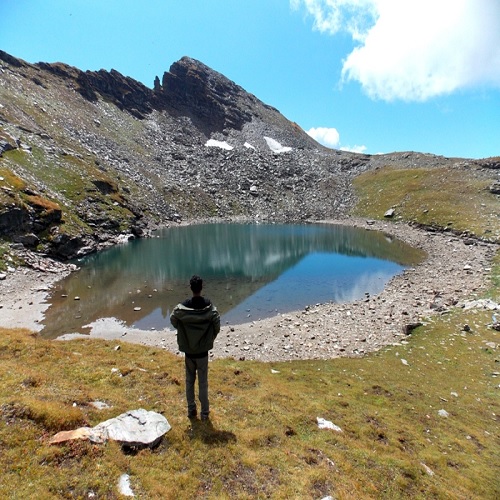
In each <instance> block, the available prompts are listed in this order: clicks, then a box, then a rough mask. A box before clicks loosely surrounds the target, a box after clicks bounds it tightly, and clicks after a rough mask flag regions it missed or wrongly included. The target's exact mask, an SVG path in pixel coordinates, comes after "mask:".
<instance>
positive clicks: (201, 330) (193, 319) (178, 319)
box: [170, 304, 220, 354]
mask: <svg viewBox="0 0 500 500" xmlns="http://www.w3.org/2000/svg"><path fill="white" fill-rule="evenodd" d="M170 323H172V326H173V327H174V328H176V329H177V343H178V344H179V350H180V351H182V352H185V353H186V354H201V353H203V352H207V351H210V349H212V348H213V347H214V340H215V338H216V337H217V334H218V333H219V332H220V316H219V312H218V311H217V308H216V307H215V306H214V305H213V304H209V305H207V306H206V307H204V308H203V309H192V308H190V307H187V306H185V305H184V304H178V305H177V306H175V309H174V310H173V311H172V314H171V315H170Z"/></svg>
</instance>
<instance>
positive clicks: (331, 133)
mask: <svg viewBox="0 0 500 500" xmlns="http://www.w3.org/2000/svg"><path fill="white" fill-rule="evenodd" d="M307 134H308V135H310V136H311V137H312V138H313V139H314V140H315V141H318V142H319V143H320V144H323V146H326V147H328V148H336V147H337V146H338V145H339V140H340V136H339V133H338V131H337V129H336V128H327V127H316V128H314V127H313V128H310V129H309V130H308V131H307Z"/></svg>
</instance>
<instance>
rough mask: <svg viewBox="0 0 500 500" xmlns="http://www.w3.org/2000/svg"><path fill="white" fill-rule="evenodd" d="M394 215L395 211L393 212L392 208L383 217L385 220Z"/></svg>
mask: <svg viewBox="0 0 500 500" xmlns="http://www.w3.org/2000/svg"><path fill="white" fill-rule="evenodd" d="M395 213H396V210H394V208H390V209H389V210H387V211H386V212H385V214H384V217H385V218H386V219H390V218H392V217H394V214H395Z"/></svg>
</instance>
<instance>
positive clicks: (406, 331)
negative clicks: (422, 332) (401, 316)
mask: <svg viewBox="0 0 500 500" xmlns="http://www.w3.org/2000/svg"><path fill="white" fill-rule="evenodd" d="M419 326H422V323H420V321H418V322H415V323H407V324H405V325H403V333H404V334H405V335H411V334H412V332H413V330H415V328H418V327H419Z"/></svg>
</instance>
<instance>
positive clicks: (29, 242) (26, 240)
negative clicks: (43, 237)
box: [14, 233, 40, 248]
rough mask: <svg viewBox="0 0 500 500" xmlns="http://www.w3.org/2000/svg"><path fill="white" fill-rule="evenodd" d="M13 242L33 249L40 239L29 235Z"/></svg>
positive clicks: (31, 234)
mask: <svg viewBox="0 0 500 500" xmlns="http://www.w3.org/2000/svg"><path fill="white" fill-rule="evenodd" d="M14 241H16V242H18V243H22V244H23V245H24V246H25V247H28V248H35V247H36V246H37V245H38V244H39V243H40V239H39V238H38V236H37V235H36V234H33V233H29V234H24V235H21V236H17V237H15V238H14Z"/></svg>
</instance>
